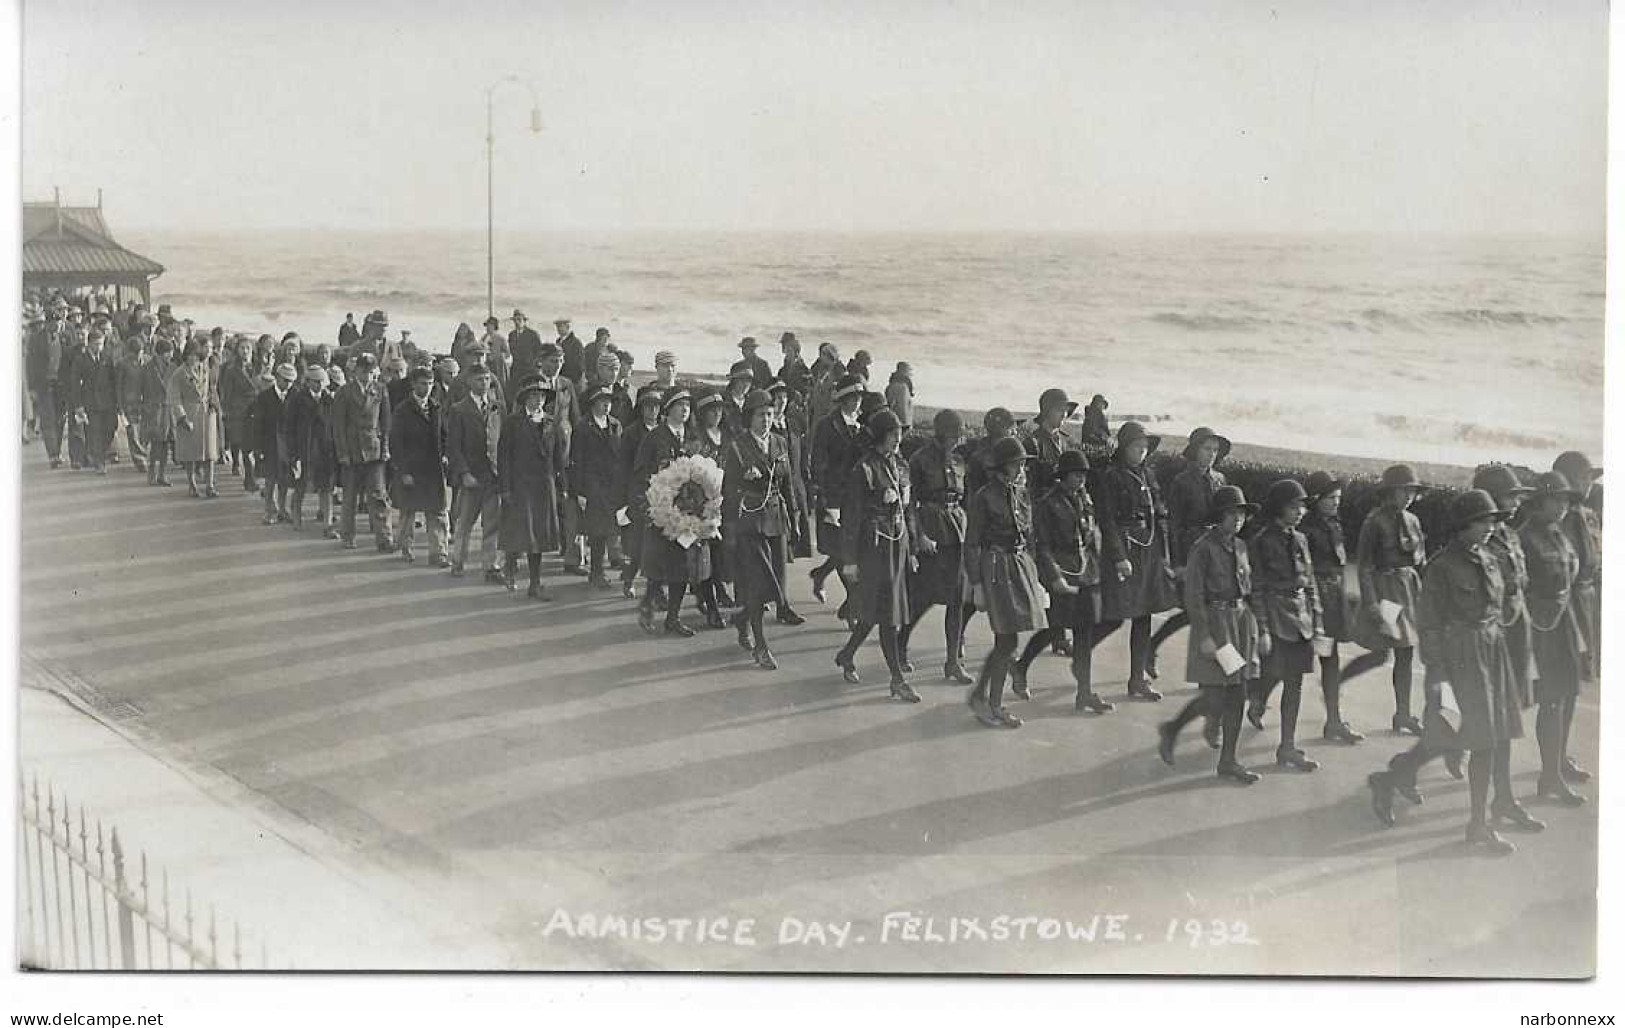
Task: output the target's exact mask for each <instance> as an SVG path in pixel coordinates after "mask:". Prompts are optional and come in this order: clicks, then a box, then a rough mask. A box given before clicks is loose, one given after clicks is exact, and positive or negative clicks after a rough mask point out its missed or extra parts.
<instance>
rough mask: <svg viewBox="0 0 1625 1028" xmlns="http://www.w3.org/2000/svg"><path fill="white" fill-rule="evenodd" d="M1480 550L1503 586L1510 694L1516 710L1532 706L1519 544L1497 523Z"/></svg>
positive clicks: (1525, 575) (1525, 574) (1525, 572)
mask: <svg viewBox="0 0 1625 1028" xmlns="http://www.w3.org/2000/svg"><path fill="white" fill-rule="evenodd" d="M1484 549H1486V550H1488V551H1489V553H1490V555H1491V556H1493V557H1494V558H1495V559H1496V560H1497V561H1498V562H1499V563H1500V565H1501V581H1502V582H1503V583H1504V584H1505V586H1506V591H1505V592H1504V593H1503V594H1502V596H1503V599H1502V603H1503V606H1502V608H1501V630H1502V631H1503V632H1504V633H1505V634H1506V639H1507V654H1508V655H1509V656H1511V658H1512V674H1513V678H1514V683H1513V684H1514V686H1515V688H1514V689H1513V693H1514V695H1516V696H1517V699H1518V706H1519V707H1521V708H1528V707H1532V706H1534V703H1535V691H1534V688H1535V687H1534V682H1535V666H1534V652H1533V647H1534V643H1533V640H1532V638H1531V636H1532V634H1533V633H1532V631H1531V630H1530V627H1529V611H1528V606H1527V604H1526V603H1525V600H1524V594H1525V593H1526V592H1527V591H1528V589H1529V568H1528V565H1527V562H1526V561H1525V559H1524V551H1523V542H1522V540H1521V539H1520V538H1519V537H1518V533H1517V532H1515V531H1513V529H1512V526H1511V525H1509V524H1507V523H1506V522H1504V521H1501V522H1497V523H1496V525H1495V530H1494V531H1492V532H1491V533H1490V537H1489V539H1488V540H1486V541H1485V543H1484Z"/></svg>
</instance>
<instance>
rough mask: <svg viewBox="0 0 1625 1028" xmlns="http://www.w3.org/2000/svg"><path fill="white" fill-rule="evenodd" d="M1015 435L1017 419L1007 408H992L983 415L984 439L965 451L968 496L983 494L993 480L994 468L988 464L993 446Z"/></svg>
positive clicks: (966, 492)
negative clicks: (983, 489) (985, 487)
mask: <svg viewBox="0 0 1625 1028" xmlns="http://www.w3.org/2000/svg"><path fill="white" fill-rule="evenodd" d="M1015 434H1016V417H1015V415H1014V414H1011V413H1010V412H1009V411H1008V410H1006V409H1005V408H1003V407H990V408H988V411H987V413H986V414H983V415H982V438H981V439H980V440H978V441H976V442H975V443H973V444H972V445H970V446H968V447H966V449H965V495H966V496H974V495H976V494H977V493H979V492H981V491H982V487H983V486H984V485H987V483H988V481H989V480H990V479H991V478H992V473H993V467H992V465H991V464H989V463H988V462H989V461H990V460H991V459H992V456H993V444H994V443H996V442H998V441H999V440H1000V439H1010V438H1014V437H1015Z"/></svg>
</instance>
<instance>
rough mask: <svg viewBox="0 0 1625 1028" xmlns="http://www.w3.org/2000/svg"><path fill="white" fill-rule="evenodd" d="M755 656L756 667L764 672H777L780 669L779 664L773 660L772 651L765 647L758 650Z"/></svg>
mask: <svg viewBox="0 0 1625 1028" xmlns="http://www.w3.org/2000/svg"><path fill="white" fill-rule="evenodd" d="M753 656H755V658H756V666H757V667H759V668H761V669H762V670H763V671H777V670H778V669H779V662H778V661H776V660H774V659H773V651H772V650H770V649H767V648H766V647H763V648H762V649H759V650H757V651H756V652H755V654H753Z"/></svg>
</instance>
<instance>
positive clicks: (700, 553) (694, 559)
mask: <svg viewBox="0 0 1625 1028" xmlns="http://www.w3.org/2000/svg"><path fill="white" fill-rule="evenodd" d="M642 569H643V577H644V578H647V579H648V580H649V581H651V582H663V583H667V584H676V583H679V582H683V583H698V582H703V581H705V580H706V579H707V578H710V577H711V546H710V544H709V542H708V541H700V542H696V543H695V544H694V545H692V546H689V547H687V548H686V549H685V548H684V547H682V546H679V545H678V544H676V543H674V542H672V541H671V540H670V539H667V538H666V535H665V533H663V532H662V531H660V529H658V528H656V527H655V526H654V525H652V524H646V525H645V527H644V529H643V554H642Z"/></svg>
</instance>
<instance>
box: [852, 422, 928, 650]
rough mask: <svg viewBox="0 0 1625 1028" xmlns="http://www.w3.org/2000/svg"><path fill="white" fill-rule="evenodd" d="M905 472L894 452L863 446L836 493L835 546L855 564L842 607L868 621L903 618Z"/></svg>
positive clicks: (908, 547) (901, 621)
mask: <svg viewBox="0 0 1625 1028" xmlns="http://www.w3.org/2000/svg"><path fill="white" fill-rule="evenodd" d="M909 506H910V503H909V484H908V471H907V469H906V468H904V466H903V460H902V458H901V457H900V456H898V455H897V454H895V453H893V454H881V453H878V452H875V451H873V450H870V451H866V452H865V453H864V454H863V455H862V456H861V457H859V458H858V461H857V463H856V464H854V465H853V467H852V470H851V472H850V473H849V475H848V476H847V484H846V488H845V489H843V490H842V493H841V533H842V541H841V551H842V553H843V554H844V555H845V556H844V557H843V558H842V559H843V560H844V561H845V563H847V564H856V565H857V567H858V581H857V582H855V583H850V588H851V593H850V595H849V596H848V597H847V604H848V607H847V609H848V611H849V612H850V613H851V616H852V618H853V620H855V621H859V622H862V623H865V624H871V625H906V624H908V623H909V600H908V558H909V554H910V553H911V552H912V549H913V537H912V535H911V534H910V532H909V523H908V522H909Z"/></svg>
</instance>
